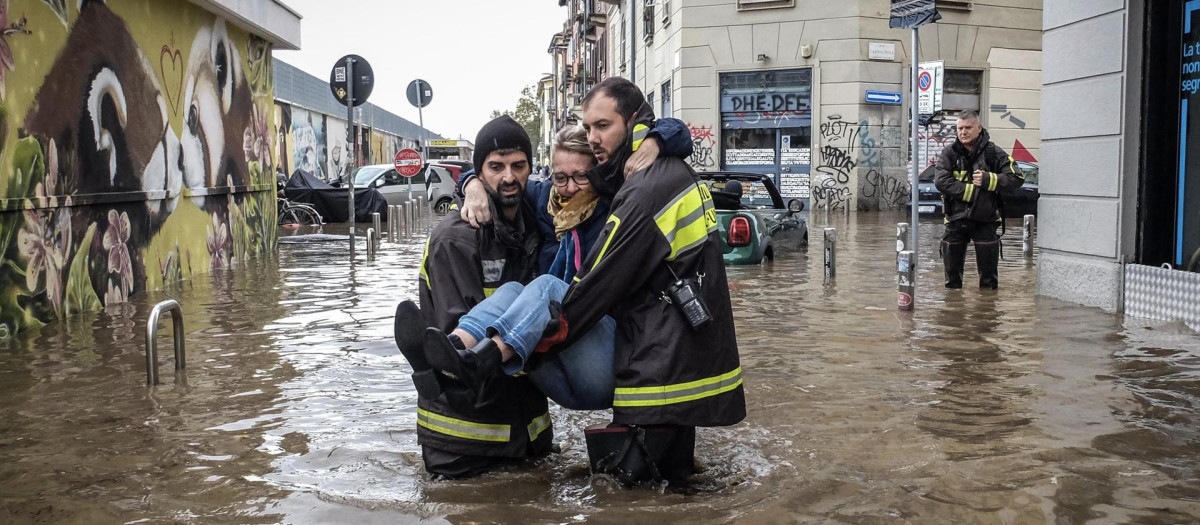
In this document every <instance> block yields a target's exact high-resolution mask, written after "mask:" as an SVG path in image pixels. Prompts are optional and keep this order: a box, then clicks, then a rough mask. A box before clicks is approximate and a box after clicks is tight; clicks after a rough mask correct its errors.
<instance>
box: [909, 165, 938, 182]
mask: <svg viewBox="0 0 1200 525" xmlns="http://www.w3.org/2000/svg"><path fill="white" fill-rule="evenodd" d="M909 173H912V172H911V171H910V172H909ZM909 176H910V177H911V176H912V175H909ZM909 180H912V179H909ZM917 181H918V182H933V165H932V164H930V165H929V167H928V168H925V169H924V170H923V171H921V175H920V176H919V177H917Z"/></svg>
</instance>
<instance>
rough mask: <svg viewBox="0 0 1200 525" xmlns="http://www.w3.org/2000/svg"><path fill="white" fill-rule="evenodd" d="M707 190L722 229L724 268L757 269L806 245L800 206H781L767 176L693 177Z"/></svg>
mask: <svg viewBox="0 0 1200 525" xmlns="http://www.w3.org/2000/svg"><path fill="white" fill-rule="evenodd" d="M697 175H699V176H700V180H701V181H702V182H704V184H705V185H707V186H708V189H709V191H710V192H711V193H712V196H713V205H714V207H715V208H716V211H717V224H718V226H719V227H720V229H721V233H720V237H721V249H722V253H723V254H724V259H725V264H759V263H761V262H763V261H770V260H772V259H774V258H775V257H776V256H778V255H781V254H783V253H785V252H789V251H798V250H801V249H802V248H804V247H806V246H807V245H808V220H807V217H805V216H803V215H802V213H801V212H803V210H804V202H803V201H801V200H799V199H792V200H790V201H788V203H787V204H786V205H785V204H784V202H783V197H782V196H780V194H779V190H778V189H776V188H775V183H774V182H773V181H772V180H771V177H769V176H767V175H762V174H758V173H739V172H731V171H712V172H702V173H697Z"/></svg>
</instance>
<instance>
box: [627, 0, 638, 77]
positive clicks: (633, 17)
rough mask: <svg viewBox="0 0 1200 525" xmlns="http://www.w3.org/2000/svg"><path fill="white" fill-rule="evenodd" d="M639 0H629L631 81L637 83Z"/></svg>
mask: <svg viewBox="0 0 1200 525" xmlns="http://www.w3.org/2000/svg"><path fill="white" fill-rule="evenodd" d="M636 10H637V0H629V81H630V82H633V83H634V84H637V14H636V13H634V11H636Z"/></svg>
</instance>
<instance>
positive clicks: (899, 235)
mask: <svg viewBox="0 0 1200 525" xmlns="http://www.w3.org/2000/svg"><path fill="white" fill-rule="evenodd" d="M910 231H912V230H911V229H910V226H909V225H908V223H907V222H900V223H896V256H897V257H899V256H900V252H902V251H904V250H908V249H909V248H908V236H909V232H910Z"/></svg>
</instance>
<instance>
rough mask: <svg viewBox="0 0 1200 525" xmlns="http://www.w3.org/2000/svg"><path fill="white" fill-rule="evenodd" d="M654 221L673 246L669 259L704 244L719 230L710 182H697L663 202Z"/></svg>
mask: <svg viewBox="0 0 1200 525" xmlns="http://www.w3.org/2000/svg"><path fill="white" fill-rule="evenodd" d="M654 222H655V224H657V225H658V230H659V231H660V232H662V234H663V237H665V238H666V240H667V244H669V245H670V246H671V254H670V255H668V256H667V260H669V261H673V260H675V259H676V258H677V257H678V256H679V254H681V253H683V252H686V251H688V250H689V249H691V248H692V247H694V246H698V245H700V244H703V243H704V241H705V240H706V239H707V238H708V234H709V233H710V232H713V231H716V230H717V212H716V210H715V209H714V208H713V204H712V193H710V192H709V190H708V186H705V185H703V184H695V185H692V186H690V187H688V188H687V189H685V190H683V191H682V192H680V193H679V194H678V195H676V196H675V198H673V199H671V201H670V202H669V203H667V205H666V206H663V208H662V210H660V211H659V212H658V214H656V215H655V216H654Z"/></svg>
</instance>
